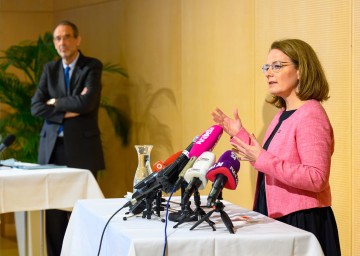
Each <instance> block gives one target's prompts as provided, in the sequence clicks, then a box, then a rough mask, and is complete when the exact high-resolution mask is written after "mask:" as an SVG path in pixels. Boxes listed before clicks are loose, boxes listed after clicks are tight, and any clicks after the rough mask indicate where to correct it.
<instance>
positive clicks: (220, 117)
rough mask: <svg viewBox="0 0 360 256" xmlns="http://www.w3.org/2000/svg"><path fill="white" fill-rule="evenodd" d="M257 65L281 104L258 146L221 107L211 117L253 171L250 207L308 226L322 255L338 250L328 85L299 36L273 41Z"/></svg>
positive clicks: (288, 221)
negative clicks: (324, 103)
mask: <svg viewBox="0 0 360 256" xmlns="http://www.w3.org/2000/svg"><path fill="white" fill-rule="evenodd" d="M262 71H263V73H264V75H265V77H266V79H267V83H268V87H269V92H270V94H271V95H272V98H271V99H268V100H267V102H268V103H270V104H272V105H274V106H276V107H277V108H279V109H280V111H279V112H278V114H277V115H275V117H274V119H273V120H272V122H271V123H270V125H269V128H268V130H267V132H266V134H265V138H264V143H263V145H262V146H261V145H260V143H259V142H258V141H257V140H256V138H255V137H254V135H253V134H249V133H248V132H247V131H246V129H245V128H244V127H243V125H242V123H241V120H240V118H239V115H238V112H237V110H235V111H234V118H233V119H231V118H230V117H228V116H227V115H225V114H224V113H223V112H222V111H221V110H220V109H218V108H217V109H216V111H214V112H213V113H212V116H213V120H214V121H215V122H216V123H218V124H220V125H221V126H222V127H223V129H224V131H225V132H226V133H228V134H229V135H230V136H231V138H232V139H231V140H230V143H231V145H232V146H233V147H234V151H235V152H236V153H237V154H238V155H239V158H240V160H243V161H250V163H251V164H252V165H253V166H254V168H255V169H256V170H257V171H258V180H257V186H256V193H255V201H254V210H255V211H258V212H260V213H262V214H264V215H267V216H270V217H272V218H275V219H277V220H279V221H282V222H285V223H287V224H290V225H293V226H295V227H298V228H301V229H304V230H307V231H309V232H312V233H313V234H314V235H315V236H316V237H317V239H318V240H319V242H320V244H321V246H322V248H323V251H324V253H325V255H341V252H340V243H339V237H338V230H337V225H336V221H335V217H334V214H333V211H332V209H331V192H330V185H329V176H330V165H331V155H332V154H333V151H334V134H333V129H332V127H331V124H330V121H329V118H328V116H327V114H326V112H325V110H324V108H323V107H322V105H321V102H322V101H324V100H327V99H328V98H329V96H328V93H329V85H328V82H327V79H326V77H325V74H324V71H323V69H322V66H321V64H320V61H319V59H318V57H317V56H316V53H315V52H314V50H313V49H312V47H311V46H310V45H308V44H307V43H305V42H304V41H301V40H298V39H287V40H282V41H275V42H274V43H273V44H272V45H271V48H270V51H269V54H268V57H267V61H266V64H265V65H263V67H262Z"/></svg>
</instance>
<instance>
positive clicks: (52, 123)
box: [31, 53, 105, 171]
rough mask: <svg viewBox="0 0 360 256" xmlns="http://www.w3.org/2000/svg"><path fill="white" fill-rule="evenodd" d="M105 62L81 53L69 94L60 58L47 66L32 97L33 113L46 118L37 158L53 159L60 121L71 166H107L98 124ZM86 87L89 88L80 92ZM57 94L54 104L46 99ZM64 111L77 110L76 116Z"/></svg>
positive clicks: (97, 167)
mask: <svg viewBox="0 0 360 256" xmlns="http://www.w3.org/2000/svg"><path fill="white" fill-rule="evenodd" d="M101 73H102V63H101V62H100V61H99V60H97V59H94V58H89V57H85V56H84V55H82V54H81V53H80V56H79V59H78V60H77V62H76V66H75V68H74V70H73V73H72V75H71V79H70V89H69V92H68V95H66V89H65V81H64V68H63V65H62V61H61V59H60V60H58V61H53V62H49V63H47V64H46V65H45V66H44V70H43V72H42V75H41V78H40V82H39V85H38V88H37V90H36V92H35V94H34V96H33V98H32V101H31V113H32V115H34V116H37V117H41V118H43V119H44V120H45V121H44V124H43V127H42V129H41V132H40V146H39V156H38V162H39V163H40V164H47V163H49V161H50V157H51V154H52V152H53V149H54V146H55V142H56V139H57V136H58V129H59V126H60V124H62V125H63V131H64V146H65V151H66V152H65V153H66V158H67V161H68V164H67V165H68V166H69V167H76V168H84V169H89V170H92V171H97V170H102V169H104V168H105V164H104V157H103V151H102V146H101V140H100V130H99V127H98V109H99V104H100V94H101ZM84 87H87V89H88V92H87V93H86V94H85V95H81V92H82V90H83V89H84ZM51 98H56V99H57V102H56V105H55V106H49V105H46V101H47V100H49V99H51ZM65 112H76V113H79V114H80V115H79V116H77V117H74V118H66V119H65V118H64V115H65Z"/></svg>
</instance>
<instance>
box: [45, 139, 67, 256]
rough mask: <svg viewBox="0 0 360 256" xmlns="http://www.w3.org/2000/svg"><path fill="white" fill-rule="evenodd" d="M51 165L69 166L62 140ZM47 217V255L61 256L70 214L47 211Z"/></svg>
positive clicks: (57, 146)
mask: <svg viewBox="0 0 360 256" xmlns="http://www.w3.org/2000/svg"><path fill="white" fill-rule="evenodd" d="M50 163H51V164H56V165H67V160H66V157H65V148H64V141H63V139H62V138H58V139H57V141H56V145H55V148H54V151H53V153H52V156H51V159H50ZM45 216H46V217H45V219H46V222H45V227H46V247H47V254H48V256H60V253H61V247H62V243H63V240H64V236H65V231H66V228H67V225H68V222H69V217H70V213H69V212H67V211H62V210H46V211H45Z"/></svg>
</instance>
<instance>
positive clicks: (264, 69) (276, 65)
mask: <svg viewBox="0 0 360 256" xmlns="http://www.w3.org/2000/svg"><path fill="white" fill-rule="evenodd" d="M286 63H289V64H286ZM291 64H292V63H290V62H285V61H274V62H273V63H271V64H264V65H263V66H262V68H261V70H262V72H263V73H264V74H265V73H266V72H267V71H268V70H269V68H270V67H271V69H272V71H273V72H275V73H278V72H279V71H280V69H281V68H282V67H285V66H289V65H291Z"/></svg>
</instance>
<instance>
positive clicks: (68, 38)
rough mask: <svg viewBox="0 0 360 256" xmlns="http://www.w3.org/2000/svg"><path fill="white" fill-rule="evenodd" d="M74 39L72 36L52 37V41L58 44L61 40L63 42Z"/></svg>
mask: <svg viewBox="0 0 360 256" xmlns="http://www.w3.org/2000/svg"><path fill="white" fill-rule="evenodd" d="M72 38H74V37H73V36H72V35H65V36H55V37H54V41H55V42H60V41H61V40H63V41H69V40H70V39H72Z"/></svg>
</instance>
